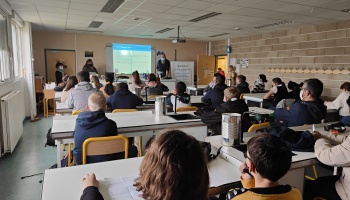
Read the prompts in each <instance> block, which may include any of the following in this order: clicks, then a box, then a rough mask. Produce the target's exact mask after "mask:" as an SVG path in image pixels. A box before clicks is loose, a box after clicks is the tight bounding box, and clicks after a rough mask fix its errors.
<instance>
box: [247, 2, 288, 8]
mask: <svg viewBox="0 0 350 200" xmlns="http://www.w3.org/2000/svg"><path fill="white" fill-rule="evenodd" d="M290 5H292V4H291V3H287V2H280V1H275V0H267V1H263V2H261V3H258V4H254V5H252V6H249V7H251V8H257V9H262V10H275V9H278V8H283V7H286V6H290Z"/></svg>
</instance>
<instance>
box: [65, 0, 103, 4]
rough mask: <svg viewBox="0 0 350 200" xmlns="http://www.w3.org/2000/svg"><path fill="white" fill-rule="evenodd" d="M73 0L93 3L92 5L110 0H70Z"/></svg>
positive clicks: (73, 0) (74, 0) (72, 0)
mask: <svg viewBox="0 0 350 200" xmlns="http://www.w3.org/2000/svg"><path fill="white" fill-rule="evenodd" d="M70 1H71V2H75V3H86V4H92V5H105V4H106V3H107V2H108V0H70Z"/></svg>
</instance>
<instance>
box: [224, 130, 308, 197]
mask: <svg viewBox="0 0 350 200" xmlns="http://www.w3.org/2000/svg"><path fill="white" fill-rule="evenodd" d="M247 149H248V150H247V152H246V153H245V158H246V159H245V160H244V161H243V163H242V165H241V167H240V170H241V173H242V176H241V182H242V185H243V187H244V188H242V189H236V190H231V191H229V193H228V194H227V198H226V199H227V200H240V199H254V200H268V199H283V200H302V195H301V193H300V191H299V190H298V189H296V188H293V187H291V186H290V185H280V184H279V183H278V180H279V179H281V178H282V177H283V176H284V175H285V174H286V173H287V172H288V170H289V168H290V166H291V161H292V152H291V150H290V148H289V147H288V146H287V144H286V143H285V142H284V141H282V140H281V139H280V138H278V137H276V136H274V135H271V134H268V133H258V134H257V135H256V136H254V137H253V138H251V139H250V140H249V141H248V144H247Z"/></svg>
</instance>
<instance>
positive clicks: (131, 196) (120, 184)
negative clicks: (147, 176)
mask: <svg viewBox="0 0 350 200" xmlns="http://www.w3.org/2000/svg"><path fill="white" fill-rule="evenodd" d="M135 178H136V176H130V177H114V178H105V183H106V185H107V187H108V192H109V194H110V196H111V198H112V199H113V200H140V199H142V198H141V197H140V194H141V193H140V192H138V191H136V188H135V187H134V186H133V184H134V180H135Z"/></svg>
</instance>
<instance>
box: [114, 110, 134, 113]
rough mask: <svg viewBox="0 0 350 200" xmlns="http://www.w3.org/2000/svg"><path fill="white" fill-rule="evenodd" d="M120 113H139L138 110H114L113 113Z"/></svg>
mask: <svg viewBox="0 0 350 200" xmlns="http://www.w3.org/2000/svg"><path fill="white" fill-rule="evenodd" d="M118 112H137V110H136V109H114V110H113V111H112V113H118Z"/></svg>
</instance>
